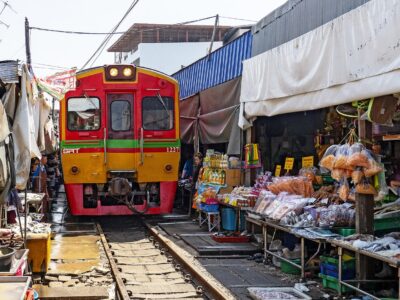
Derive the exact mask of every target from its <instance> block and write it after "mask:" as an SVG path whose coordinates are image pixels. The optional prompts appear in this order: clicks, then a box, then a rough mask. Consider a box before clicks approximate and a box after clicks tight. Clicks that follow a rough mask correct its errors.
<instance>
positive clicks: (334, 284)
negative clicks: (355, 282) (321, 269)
mask: <svg viewBox="0 0 400 300" xmlns="http://www.w3.org/2000/svg"><path fill="white" fill-rule="evenodd" d="M318 276H319V277H320V278H321V279H322V286H323V287H324V288H328V289H332V290H335V291H336V292H339V280H338V279H337V278H335V277H332V276H328V275H324V274H321V273H320V274H318ZM351 291H352V289H351V288H349V287H347V286H344V285H342V293H346V292H351Z"/></svg>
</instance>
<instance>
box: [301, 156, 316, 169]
mask: <svg viewBox="0 0 400 300" xmlns="http://www.w3.org/2000/svg"><path fill="white" fill-rule="evenodd" d="M301 165H302V167H303V168H311V167H313V166H314V156H304V157H303V158H302V159H301Z"/></svg>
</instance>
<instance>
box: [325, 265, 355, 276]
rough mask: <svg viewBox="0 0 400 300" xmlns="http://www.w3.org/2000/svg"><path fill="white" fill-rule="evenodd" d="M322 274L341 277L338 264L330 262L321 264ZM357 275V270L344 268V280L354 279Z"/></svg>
mask: <svg viewBox="0 0 400 300" xmlns="http://www.w3.org/2000/svg"><path fill="white" fill-rule="evenodd" d="M319 267H320V271H321V274H323V275H328V276H331V277H334V278H339V270H338V266H337V265H332V264H329V263H321V264H320V265H319ZM355 276H356V270H355V269H353V268H348V269H343V270H342V280H348V279H353V278H354V277H355Z"/></svg>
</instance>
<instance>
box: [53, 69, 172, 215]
mask: <svg viewBox="0 0 400 300" xmlns="http://www.w3.org/2000/svg"><path fill="white" fill-rule="evenodd" d="M76 83H77V84H76V89H75V90H73V91H69V92H68V93H66V95H65V97H64V99H63V100H62V101H61V108H60V109H61V115H60V132H61V162H62V168H63V175H64V185H65V190H66V194H67V198H68V202H69V207H70V210H71V213H72V214H73V215H130V214H135V213H138V214H167V213H170V212H171V211H172V207H173V202H174V198H175V194H176V187H177V180H178V166H179V157H180V140H179V103H178V84H177V82H176V80H174V79H173V78H171V77H169V76H167V75H164V74H162V73H159V72H156V71H153V70H149V69H145V68H140V67H135V66H133V65H109V66H104V67H98V68H94V69H89V70H85V71H82V72H80V73H78V74H77V82H76Z"/></svg>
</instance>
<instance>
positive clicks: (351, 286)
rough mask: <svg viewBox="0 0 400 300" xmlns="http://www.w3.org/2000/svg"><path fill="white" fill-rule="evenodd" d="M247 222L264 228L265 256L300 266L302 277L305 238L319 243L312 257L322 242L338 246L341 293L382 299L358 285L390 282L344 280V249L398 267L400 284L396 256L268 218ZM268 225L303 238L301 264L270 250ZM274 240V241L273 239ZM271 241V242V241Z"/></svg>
mask: <svg viewBox="0 0 400 300" xmlns="http://www.w3.org/2000/svg"><path fill="white" fill-rule="evenodd" d="M246 222H247V223H248V224H250V225H251V226H252V229H251V231H252V232H254V226H259V227H261V228H262V231H263V239H264V255H265V257H267V255H271V256H274V257H277V258H278V259H280V260H283V261H285V262H287V263H289V264H291V265H292V266H294V267H296V268H299V269H300V270H301V278H304V274H305V268H306V263H305V257H304V253H305V248H304V247H305V243H304V240H309V241H313V242H315V243H318V244H319V245H318V249H317V252H316V253H315V254H314V255H312V256H311V257H314V256H316V255H317V254H318V252H319V249H320V248H321V245H322V244H326V243H328V244H330V245H332V246H333V247H336V248H337V249H338V255H339V261H338V286H337V288H338V289H337V290H338V292H339V294H341V293H342V291H349V290H354V291H357V292H359V293H361V294H364V295H367V296H369V297H371V298H372V299H380V298H378V297H376V296H374V295H372V294H370V293H369V292H367V291H365V290H362V289H361V288H359V287H357V286H356V285H358V286H359V284H360V283H366V282H388V281H387V280H386V281H384V280H360V279H357V278H356V279H352V280H343V272H344V269H343V268H342V265H343V261H344V260H343V250H347V251H350V252H353V253H355V254H360V255H363V256H367V257H370V258H373V259H375V260H378V261H381V262H384V263H387V264H388V265H389V266H391V267H393V268H395V269H397V274H398V284H399V286H400V260H398V259H395V258H391V257H386V256H383V255H380V254H379V253H375V252H370V251H366V250H362V249H358V248H355V247H353V246H352V245H351V244H348V243H345V242H344V241H343V240H340V239H333V238H312V237H311V236H306V235H303V234H301V233H300V231H299V230H295V229H292V228H289V227H286V226H282V225H280V224H278V223H277V222H274V221H268V220H258V219H253V218H250V217H246ZM268 227H269V228H273V229H274V230H280V231H283V232H286V233H290V234H292V235H294V236H296V237H298V238H300V239H301V240H300V241H301V260H300V261H301V263H300V264H296V263H294V262H293V261H290V260H288V259H286V258H284V257H282V256H280V255H279V254H277V253H276V252H273V251H270V250H268V244H269V243H268V242H267V241H268V239H267V237H268ZM271 242H272V241H271ZM271 242H270V243H271ZM390 282H397V281H396V280H392V281H390ZM399 299H400V290H399Z"/></svg>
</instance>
